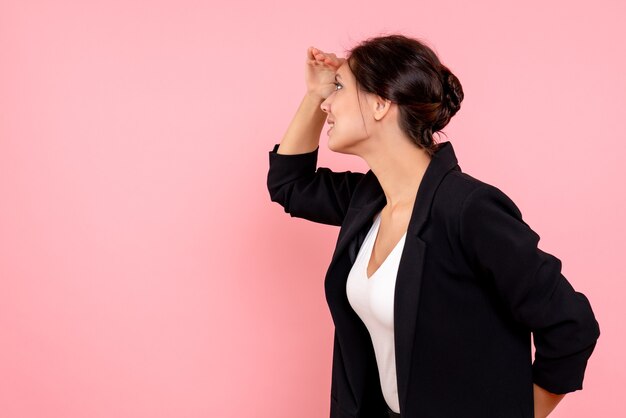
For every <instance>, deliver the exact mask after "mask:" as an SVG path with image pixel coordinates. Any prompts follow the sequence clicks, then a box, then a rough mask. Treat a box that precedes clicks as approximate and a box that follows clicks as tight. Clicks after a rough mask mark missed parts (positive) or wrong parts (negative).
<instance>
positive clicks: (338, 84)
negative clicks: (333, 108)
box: [333, 82, 343, 91]
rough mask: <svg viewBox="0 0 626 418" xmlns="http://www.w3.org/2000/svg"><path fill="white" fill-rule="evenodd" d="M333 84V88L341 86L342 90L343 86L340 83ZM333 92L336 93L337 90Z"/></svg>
mask: <svg viewBox="0 0 626 418" xmlns="http://www.w3.org/2000/svg"><path fill="white" fill-rule="evenodd" d="M333 84H334V85H335V87H337V86H341V88H343V86H342V85H341V84H340V83H337V82H334V83H333ZM340 90H341V89H340ZM335 91H337V90H335Z"/></svg>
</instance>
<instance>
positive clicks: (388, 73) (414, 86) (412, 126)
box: [347, 34, 463, 156]
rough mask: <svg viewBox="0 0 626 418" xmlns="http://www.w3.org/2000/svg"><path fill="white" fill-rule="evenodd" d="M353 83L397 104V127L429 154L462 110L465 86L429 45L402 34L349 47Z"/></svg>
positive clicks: (365, 90) (376, 38)
mask: <svg viewBox="0 0 626 418" xmlns="http://www.w3.org/2000/svg"><path fill="white" fill-rule="evenodd" d="M347 61H348V66H349V67H350V70H351V71H352V73H353V74H354V77H355V79H356V83H357V87H358V88H359V89H360V90H362V91H364V92H368V93H372V94H376V95H378V96H380V97H382V98H383V99H387V100H391V101H392V102H393V103H396V104H397V105H398V109H399V115H398V122H399V125H400V128H401V129H402V130H403V131H404V132H405V133H406V134H407V135H408V136H409V138H411V139H412V140H413V142H414V143H415V144H416V145H417V146H418V147H420V148H424V149H425V150H426V151H427V152H428V154H429V155H431V156H432V155H433V153H434V152H435V151H436V150H437V147H438V144H437V143H436V142H435V141H434V138H433V133H435V132H438V131H441V130H442V129H443V128H444V127H445V126H446V125H447V124H448V122H450V118H452V116H454V115H455V114H456V113H457V112H458V111H459V109H460V108H461V101H462V100H463V88H462V87H461V83H460V82H459V79H458V78H457V77H456V76H455V75H454V74H452V72H451V71H450V70H449V69H448V67H446V66H445V65H443V64H442V63H441V62H440V61H439V58H438V57H437V55H436V54H435V53H434V52H433V50H432V49H431V48H429V47H428V46H426V45H425V44H424V43H422V42H420V41H418V40H417V39H412V38H408V37H406V36H404V35H400V34H392V35H387V36H379V37H374V38H369V39H367V40H365V41H363V42H361V43H360V44H358V45H357V46H356V47H354V48H352V49H351V50H349V51H348V58H347Z"/></svg>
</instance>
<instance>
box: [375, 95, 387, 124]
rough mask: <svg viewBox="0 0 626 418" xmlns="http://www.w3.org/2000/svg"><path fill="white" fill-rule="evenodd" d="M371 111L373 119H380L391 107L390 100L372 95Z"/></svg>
mask: <svg viewBox="0 0 626 418" xmlns="http://www.w3.org/2000/svg"><path fill="white" fill-rule="evenodd" d="M372 103H373V109H372V113H373V115H374V119H376V120H381V119H382V118H384V117H385V115H386V114H387V113H388V112H389V109H390V108H391V100H389V99H383V98H382V97H380V96H374V100H373V102H372Z"/></svg>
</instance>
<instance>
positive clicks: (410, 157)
mask: <svg viewBox="0 0 626 418" xmlns="http://www.w3.org/2000/svg"><path fill="white" fill-rule="evenodd" d="M380 148H381V149H377V150H375V151H374V152H371V153H369V154H368V155H364V156H363V158H364V159H365V160H366V161H367V163H368V165H369V166H370V168H371V170H372V172H373V173H374V175H375V176H376V178H377V179H378V182H379V183H380V185H381V187H382V189H383V191H384V193H385V197H386V199H387V205H386V206H385V210H386V211H387V212H388V213H394V212H404V210H407V209H410V208H412V207H413V205H414V203H415V197H416V195H417V190H418V188H419V185H420V184H421V182H422V178H423V177H424V173H425V172H426V169H427V168H428V165H429V163H430V161H431V159H432V157H431V156H430V155H428V153H427V152H426V151H425V150H424V149H421V148H418V147H417V146H416V145H415V144H413V143H411V142H409V141H396V142H394V143H393V144H392V145H391V146H384V147H380Z"/></svg>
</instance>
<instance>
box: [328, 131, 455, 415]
mask: <svg viewBox="0 0 626 418" xmlns="http://www.w3.org/2000/svg"><path fill="white" fill-rule="evenodd" d="M452 169H457V170H459V171H460V167H459V166H458V162H457V158H456V155H455V153H454V149H453V148H452V144H451V143H450V142H449V141H446V142H442V143H440V145H439V148H438V150H437V151H436V153H435V154H434V155H433V158H432V160H431V161H430V163H429V165H428V167H427V169H426V172H425V173H424V176H423V178H422V181H421V182H420V185H419V188H418V191H417V195H416V198H415V204H414V205H413V211H412V213H411V219H410V221H409V226H408V230H407V236H406V239H405V244H404V249H403V251H402V255H401V257H400V265H399V268H398V275H397V278H396V288H395V300H394V318H395V320H394V327H395V329H394V331H395V348H396V371H397V383H398V394H399V398H400V410H403V409H404V407H405V404H406V399H407V396H408V393H407V390H408V387H409V371H410V370H411V360H412V358H411V357H412V353H413V343H414V341H415V324H416V321H417V312H418V307H419V297H420V288H421V283H422V271H423V267H424V255H425V252H426V244H425V242H424V241H423V240H422V239H421V238H420V236H419V234H420V231H421V229H422V227H423V226H424V224H425V223H426V221H427V218H428V214H429V212H430V207H431V205H432V201H433V198H434V195H435V192H436V190H437V187H438V186H439V184H440V183H441V180H443V178H444V176H445V175H446V173H448V171H450V170H452ZM356 196H358V200H357V199H355V200H354V203H353V204H352V205H351V206H350V207H349V208H348V212H347V213H346V217H345V219H344V223H343V225H342V228H341V231H340V234H339V237H338V241H337V245H336V248H335V252H334V254H333V257H332V260H331V263H330V266H329V268H328V273H327V276H326V283H325V286H326V290H327V298H328V303H329V307H330V309H331V312H332V314H333V317H335V318H340V317H341V318H342V319H344V320H346V319H347V318H346V317H342V316H341V315H342V312H340V308H341V307H342V306H345V304H344V303H336V302H337V301H336V300H335V299H334V297H335V296H337V295H344V296H343V297H342V299H343V300H345V287H346V279H347V273H349V269H348V270H347V271H346V268H349V266H352V264H353V263H354V261H355V259H356V255H357V254H358V251H359V249H360V247H361V244H362V243H363V241H364V239H365V236H366V235H367V232H368V231H369V229H370V227H371V225H372V223H373V218H374V216H375V215H376V213H378V212H379V211H380V210H381V209H382V208H383V207H384V206H385V205H386V204H387V199H386V197H385V195H384V192H383V189H382V187H381V186H380V183H379V182H378V180H377V178H376V176H375V175H374V174H373V172H372V171H371V170H369V171H368V172H367V173H366V175H365V176H364V178H363V179H362V181H361V183H360V184H359V187H358V188H357V190H355V197H356ZM343 257H348V259H349V264H348V263H339V264H338V261H339V260H342V261H343ZM338 265H343V266H346V268H344V269H335V268H334V267H335V266H338ZM334 270H337V271H334ZM348 307H349V305H348ZM343 314H344V315H345V314H346V313H343ZM341 323H347V321H346V322H344V321H341ZM336 324H337V322H336ZM337 331H338V332H340V331H341V330H339V329H337ZM346 332H347V334H346V335H349V334H351V332H350V331H346ZM342 348H343V350H344V352H343V355H344V357H348V356H350V355H351V354H352V353H350V350H359V349H362V347H354V345H351V346H348V347H342ZM360 357H361V356H359V355H358V354H357V353H356V352H355V353H354V356H353V357H352V358H360ZM362 373H363V371H362V370H361V371H352V373H351V372H350V370H348V373H347V374H348V377H349V379H350V384H351V386H352V388H351V389H352V391H353V393H355V394H358V393H359V391H357V390H355V389H356V388H361V387H362V384H360V383H357V382H358V381H357V380H355V379H360V378H362ZM355 401H356V402H357V404H360V403H361V402H360V399H355Z"/></svg>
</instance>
